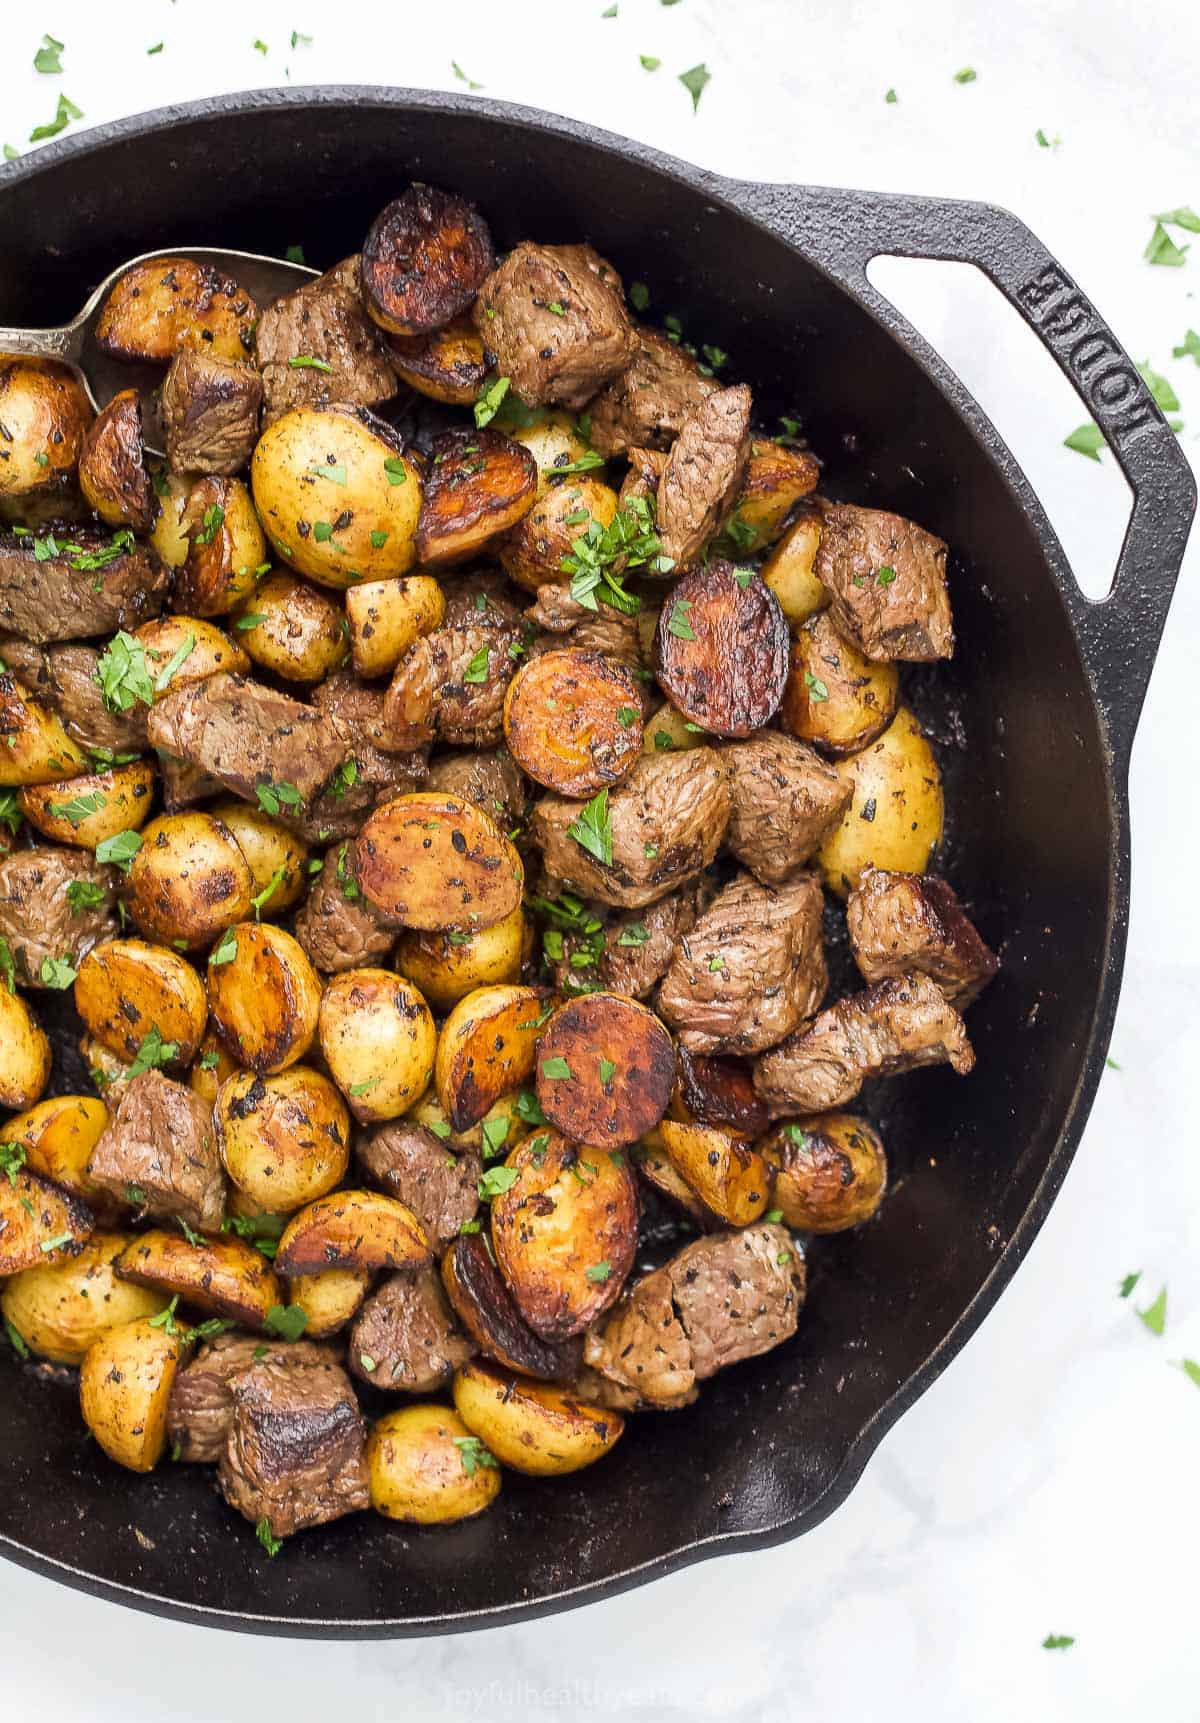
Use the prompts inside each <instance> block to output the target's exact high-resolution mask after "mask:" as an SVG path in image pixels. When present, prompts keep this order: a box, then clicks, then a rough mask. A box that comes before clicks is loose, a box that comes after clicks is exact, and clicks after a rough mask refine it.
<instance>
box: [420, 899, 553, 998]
mask: <svg viewBox="0 0 1200 1723" xmlns="http://www.w3.org/2000/svg"><path fill="white" fill-rule="evenodd" d="M532 941H533V929H532V928H531V926H530V924H529V922H528V920H527V919H526V916H525V911H524V910H523V909H522V908H521V907H520V905H518V906H517V908H516V909H514V910H512V911H511V912H510V913H509V914H508V915H506V916H505V917H504V920H503V921H497V922H496V923H494V925H493V926H491V927H484V928H481V929H480V931H479V932H478V933H459V934H457V935H455V936H454V937H452V936H451V934H450V933H449V932H446V931H442V932H435V933H418V932H417V931H416V930H415V929H411V928H406V929H405V930H404V932H403V933H401V935H400V938H399V940H398V941H397V943H396V951H395V962H396V968H397V969H398V970H399V972H400V974H401V975H404V976H407V978H408V979H409V980H410V981H412V982H414V983H415V985H416V986H417V987H419V988H420V989H421V992H422V993H423V994H424V995H425V998H426V999H427V1000H428V1001H429V1004H430V1005H431V1006H432V1007H433V1008H434V1010H435V1011H449V1010H450V1008H451V1007H452V1006H454V1005H457V1004H458V1002H459V1000H460V999H464V998H465V997H466V995H467V994H468V993H472V992H474V991H475V989H476V988H479V987H494V986H499V985H503V984H504V983H505V982H514V981H516V980H517V979H518V978H519V977H520V974H521V965H522V963H523V962H524V961H525V958H526V957H527V955H528V953H529V950H530V947H531V945H532Z"/></svg>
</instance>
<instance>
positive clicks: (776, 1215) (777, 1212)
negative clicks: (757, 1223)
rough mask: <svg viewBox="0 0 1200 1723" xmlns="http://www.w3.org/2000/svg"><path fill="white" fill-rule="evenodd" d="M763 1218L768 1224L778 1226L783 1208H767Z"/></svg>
mask: <svg viewBox="0 0 1200 1723" xmlns="http://www.w3.org/2000/svg"><path fill="white" fill-rule="evenodd" d="M763 1219H764V1220H765V1221H766V1223H767V1225H768V1226H778V1225H779V1223H780V1221H781V1220H782V1219H783V1210H782V1209H781V1208H769V1209H768V1210H767V1212H766V1214H765V1215H764V1216H763Z"/></svg>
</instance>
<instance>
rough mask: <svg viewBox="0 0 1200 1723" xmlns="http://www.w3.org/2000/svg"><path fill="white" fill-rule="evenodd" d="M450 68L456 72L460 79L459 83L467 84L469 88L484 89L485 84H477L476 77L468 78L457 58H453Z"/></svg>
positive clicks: (455, 74)
mask: <svg viewBox="0 0 1200 1723" xmlns="http://www.w3.org/2000/svg"><path fill="white" fill-rule="evenodd" d="M450 70H451V71H452V72H453V73H454V76H455V77H456V78H457V79H458V81H459V83H460V84H465V85H466V86H467V88H468V90H482V88H483V85H482V84H477V83H476V82H475V80H474V78H468V76H467V74H466V73H465V72H464V71H463V69H462V67H461V66H460V65H459V63H458V61H457V60H451V62H450Z"/></svg>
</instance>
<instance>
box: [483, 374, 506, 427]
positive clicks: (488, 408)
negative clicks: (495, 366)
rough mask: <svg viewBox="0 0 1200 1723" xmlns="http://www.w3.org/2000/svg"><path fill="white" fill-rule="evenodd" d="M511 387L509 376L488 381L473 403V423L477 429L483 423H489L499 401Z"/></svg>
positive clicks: (501, 400)
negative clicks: (492, 381)
mask: <svg viewBox="0 0 1200 1723" xmlns="http://www.w3.org/2000/svg"><path fill="white" fill-rule="evenodd" d="M511 387H512V379H511V378H510V377H497V379H496V381H495V382H494V383H490V384H489V385H488V387H487V388H486V389H485V390H484V391H483V393H482V395H480V397H479V399H478V400H477V401H476V403H475V424H476V426H477V428H478V429H479V430H482V429H483V427H484V426H485V425H490V424H491V422H492V420H493V419H494V418H495V417H496V414H497V413H498V412H499V411H500V406H501V403H502V402H503V400H504V397H505V396H506V395H507V394H508V391H509V389H510V388H511Z"/></svg>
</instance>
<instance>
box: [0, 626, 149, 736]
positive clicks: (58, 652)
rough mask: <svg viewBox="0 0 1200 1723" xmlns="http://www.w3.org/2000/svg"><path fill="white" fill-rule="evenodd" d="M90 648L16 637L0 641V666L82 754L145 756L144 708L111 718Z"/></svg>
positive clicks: (93, 650) (1, 637) (97, 660)
mask: <svg viewBox="0 0 1200 1723" xmlns="http://www.w3.org/2000/svg"><path fill="white" fill-rule="evenodd" d="M101 656H102V655H101V653H100V651H99V650H98V649H97V648H96V647H95V646H47V647H40V646H34V645H33V644H32V643H31V642H30V641H28V640H21V639H19V638H18V636H17V635H15V634H12V635H0V661H3V663H4V664H5V665H6V666H7V668H8V669H9V670H11V671H12V673H13V674H14V675H15V676H17V677H18V678H19V679H20V680H21V681H22V682H23V683H24V684H25V686H26V687H27V688H28V689H29V692H30V693H31V694H32V695H33V697H34V699H35V700H37V701H39V702H40V703H41V704H42V705H43V706H48V707H49V708H50V710H51V711H52V712H54V713H55V714H56V715H57V716H58V717H59V718H61V719H62V722H63V727H64V728H65V730H66V732H67V734H68V735H69V736H70V737H71V738H72V739H73V740H74V741H76V742H78V743H79V745H80V746H81V747H83V748H88V749H90V750H92V751H94V752H102V751H104V750H105V749H107V750H108V751H109V752H110V753H113V754H144V753H145V751H146V713H147V710H148V708H147V707H146V706H143V705H142V703H141V702H140V701H135V702H134V703H133V705H132V706H131V707H130V708H129V710H128V711H127V712H110V711H109V709H108V707H107V706H106V705H105V703H104V694H103V692H102V690H101V687H100V679H99V676H98V675H97V666H98V665H99V663H100V658H101Z"/></svg>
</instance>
